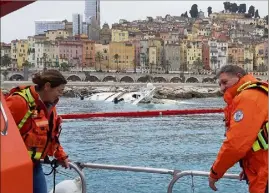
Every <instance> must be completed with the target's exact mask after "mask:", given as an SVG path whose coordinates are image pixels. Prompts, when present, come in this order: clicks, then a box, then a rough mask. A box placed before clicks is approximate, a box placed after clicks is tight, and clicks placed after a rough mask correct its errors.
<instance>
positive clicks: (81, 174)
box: [69, 162, 87, 193]
mask: <svg viewBox="0 0 269 193" xmlns="http://www.w3.org/2000/svg"><path fill="white" fill-rule="evenodd" d="M69 165H70V168H73V169H74V170H75V171H76V172H77V173H78V175H79V177H80V180H81V189H82V192H81V193H87V191H86V190H87V188H86V178H85V175H84V173H83V172H82V170H81V169H80V168H79V166H78V165H77V164H75V163H73V162H69Z"/></svg>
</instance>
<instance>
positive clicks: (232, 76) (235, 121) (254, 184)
mask: <svg viewBox="0 0 269 193" xmlns="http://www.w3.org/2000/svg"><path fill="white" fill-rule="evenodd" d="M217 78H218V80H219V85H220V89H221V91H222V92H223V93H224V96H223V97H224V100H225V102H226V103H227V107H226V108H225V122H226V139H225V140H224V142H223V144H222V146H221V148H220V151H219V153H218V155H217V158H216V160H215V162H214V164H213V165H212V167H211V171H210V176H209V179H208V180H209V186H210V188H211V189H212V190H214V191H217V188H216V186H215V183H216V182H217V181H218V180H219V179H220V178H222V176H223V175H224V173H225V172H226V171H227V170H228V169H229V168H231V167H232V166H233V165H234V164H235V163H237V162H240V165H241V167H242V169H243V171H242V172H241V174H240V179H241V180H242V179H246V180H247V183H248V184H249V192H250V193H265V192H268V133H267V132H268V83H265V82H259V81H258V80H257V79H256V78H254V77H253V76H252V75H248V74H247V73H246V72H245V70H244V69H242V68H240V67H238V66H235V65H226V66H223V67H222V68H221V69H220V71H219V73H218V74H217Z"/></svg>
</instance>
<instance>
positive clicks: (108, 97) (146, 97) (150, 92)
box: [84, 85, 155, 104]
mask: <svg viewBox="0 0 269 193" xmlns="http://www.w3.org/2000/svg"><path fill="white" fill-rule="evenodd" d="M154 93H155V87H153V85H150V86H148V85H147V88H144V89H141V90H140V91H138V92H126V91H122V92H102V93H96V94H93V95H91V96H89V97H85V98H84V100H92V101H106V102H114V103H118V102H126V103H132V104H138V103H140V102H142V101H143V102H150V101H151V99H152V98H153V96H154Z"/></svg>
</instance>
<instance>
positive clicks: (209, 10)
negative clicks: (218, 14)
mask: <svg viewBox="0 0 269 193" xmlns="http://www.w3.org/2000/svg"><path fill="white" fill-rule="evenodd" d="M207 13H208V17H209V16H210V15H211V14H212V7H210V6H209V7H208V8H207Z"/></svg>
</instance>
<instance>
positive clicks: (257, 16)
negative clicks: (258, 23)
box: [254, 9, 260, 18]
mask: <svg viewBox="0 0 269 193" xmlns="http://www.w3.org/2000/svg"><path fill="white" fill-rule="evenodd" d="M254 18H260V15H259V10H258V9H256V11H255V14H254Z"/></svg>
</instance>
